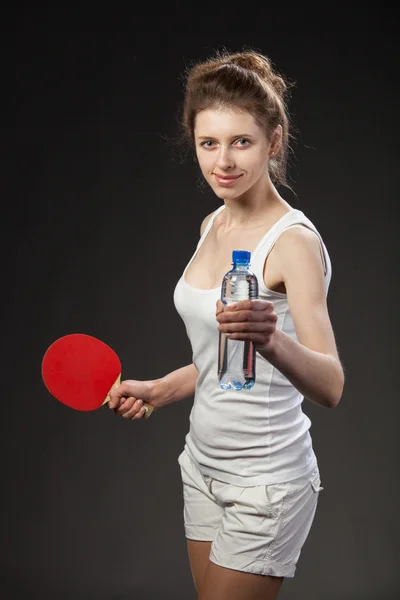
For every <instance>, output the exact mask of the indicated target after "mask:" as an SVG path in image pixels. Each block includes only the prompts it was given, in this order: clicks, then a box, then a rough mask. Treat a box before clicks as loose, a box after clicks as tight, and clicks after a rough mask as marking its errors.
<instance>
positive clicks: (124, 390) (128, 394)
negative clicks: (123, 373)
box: [108, 379, 153, 421]
mask: <svg viewBox="0 0 400 600" xmlns="http://www.w3.org/2000/svg"><path fill="white" fill-rule="evenodd" d="M152 384H153V382H152V381H137V380H135V379H126V380H125V381H121V383H120V384H119V385H118V386H117V387H115V388H113V389H112V390H111V391H110V393H109V396H110V400H109V401H108V407H109V408H110V409H114V412H115V414H116V415H120V416H121V417H122V418H124V419H131V420H132V421H136V420H138V419H142V418H143V417H144V415H145V412H146V408H145V407H144V406H143V402H145V403H146V404H151V399H152V390H153V385H152Z"/></svg>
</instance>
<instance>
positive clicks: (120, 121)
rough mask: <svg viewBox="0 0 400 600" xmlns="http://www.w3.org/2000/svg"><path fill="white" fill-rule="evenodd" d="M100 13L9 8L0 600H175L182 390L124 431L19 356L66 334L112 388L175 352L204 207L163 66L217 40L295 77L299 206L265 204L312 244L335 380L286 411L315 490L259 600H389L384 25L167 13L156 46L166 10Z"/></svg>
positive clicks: (182, 551)
mask: <svg viewBox="0 0 400 600" xmlns="http://www.w3.org/2000/svg"><path fill="white" fill-rule="evenodd" d="M97 8H98V7H97ZM225 8H227V7H225ZM171 10H173V9H172V8H171ZM204 12H206V11H204ZM117 13H118V11H117V10H115V12H114V13H112V15H107V14H103V15H102V18H101V19H100V18H99V15H98V14H97V13H93V15H91V14H86V15H85V17H84V18H83V17H82V16H80V14H79V13H78V12H77V13H76V15H75V14H74V15H72V14H71V13H69V12H68V11H67V10H61V9H59V10H57V11H56V9H50V8H48V9H46V10H39V9H37V10H36V11H33V10H32V9H31V10H30V11H28V10H27V9H26V8H22V5H21V10H20V14H19V18H18V25H17V38H16V44H15V48H13V52H12V54H16V74H17V94H16V98H15V101H14V98H12V103H13V105H15V109H16V110H15V111H14V114H15V117H13V120H12V123H14V122H15V123H16V126H15V127H14V125H12V126H11V127H10V128H8V127H7V128H6V129H8V131H9V132H10V131H13V130H14V129H15V132H16V142H17V157H16V158H17V159H16V161H15V165H16V169H15V167H14V165H13V161H12V155H11V154H10V153H9V154H8V156H9V160H8V163H7V162H6V163H4V164H5V165H6V166H7V164H8V165H10V168H9V169H8V172H5V174H4V176H5V181H8V180H9V181H10V184H11V185H10V190H9V192H8V193H7V194H5V195H3V214H2V219H1V226H2V237H1V240H2V247H3V252H2V256H3V269H2V278H3V293H2V300H3V307H4V308H3V317H4V325H3V328H2V329H3V336H2V341H3V344H4V352H5V360H4V361H3V364H2V371H3V372H2V382H3V386H2V387H3V390H2V392H3V393H2V399H3V411H2V413H3V419H2V422H1V427H2V430H1V437H0V440H1V451H2V457H3V461H2V465H3V468H2V475H1V480H2V489H3V491H2V504H3V507H2V512H1V517H2V522H1V536H0V538H1V557H0V575H1V580H0V581H1V586H2V587H1V588H0V590H1V591H3V597H4V598H7V599H13V598H18V599H19V598H26V599H31V598H41V599H42V600H45V599H50V598H51V599H55V598H57V600H70V599H74V600H75V599H76V600H80V599H82V600H83V599H84V600H108V599H120V600H122V599H124V600H125V599H126V600H127V599H128V598H129V599H131V598H138V599H142V598H143V599H151V600H153V599H158V598H175V599H177V600H179V599H185V600H189V599H191V598H195V592H194V586H193V584H192V579H191V574H190V568H189V563H188V560H187V554H186V542H185V538H184V530H183V518H182V510H183V500H182V490H181V480H180V471H179V465H178V463H177V457H178V455H179V453H180V452H181V450H182V448H183V444H184V438H185V435H186V433H187V430H188V417H189V412H190V409H191V406H192V399H191V398H190V399H187V400H185V401H182V402H180V403H177V404H174V405H171V406H169V407H167V408H165V409H164V410H162V411H160V412H158V413H157V414H155V415H153V417H152V418H151V419H150V420H149V421H141V422H139V423H137V422H135V423H133V422H126V421H124V420H123V419H121V418H117V417H115V416H114V414H113V413H112V412H110V411H108V410H107V409H106V408H103V409H101V410H98V411H96V412H93V413H79V412H76V411H73V410H71V409H68V408H67V407H65V406H63V405H61V404H60V403H58V402H57V401H56V400H55V399H53V398H52V397H51V396H50V395H49V394H48V392H47V391H46V389H45V388H44V385H43V383H42V380H41V375H40V366H41V359H42V356H43V353H44V352H45V350H46V349H47V347H48V346H49V344H51V343H52V342H53V341H54V340H55V339H56V338H58V337H60V336H62V335H65V334H67V333H72V332H82V333H87V334H91V335H95V336H97V337H99V338H101V339H103V340H104V341H106V342H107V343H108V344H110V345H111V346H112V347H113V348H114V349H115V350H116V351H117V352H118V353H119V355H120V357H121V360H122V364H123V378H134V379H154V378H157V377H161V376H163V375H165V374H166V373H168V372H170V371H172V370H174V369H177V368H179V367H181V366H184V365H186V364H188V363H190V362H191V349H190V345H189V341H188V339H187V337H186V333H185V329H184V325H183V323H182V321H181V320H180V318H179V316H178V314H177V313H176V311H175V308H174V305H173V301H172V294H173V290H174V287H175V285H176V282H177V280H178V279H179V277H180V275H181V273H182V271H183V269H184V267H185V265H186V264H187V262H188V260H189V259H190V256H191V255H192V253H193V251H194V248H195V246H196V244H197V241H198V237H199V228H200V223H201V221H202V219H203V218H204V217H205V215H207V214H208V213H209V212H211V211H212V210H214V209H216V208H217V207H218V206H220V204H221V201H220V200H219V199H218V198H217V197H215V196H214V195H213V194H212V192H210V191H208V190H207V189H206V188H204V187H201V186H199V185H198V172H197V167H196V165H195V164H194V162H193V161H192V159H191V158H190V156H189V157H188V158H187V159H186V160H185V161H183V162H182V161H180V155H179V152H178V151H177V149H176V148H175V147H174V145H173V144H172V141H171V140H172V138H173V136H174V135H176V133H177V121H176V115H177V111H178V109H179V105H180V102H181V100H182V81H181V79H180V74H181V73H182V71H183V70H184V68H185V66H186V65H187V64H188V63H189V62H190V61H192V60H198V59H202V58H205V57H206V56H208V55H209V54H210V53H211V52H212V51H213V49H214V48H217V47H218V48H220V47H221V46H223V45H225V46H226V47H227V48H228V49H230V50H240V49H242V47H243V46H251V47H253V48H255V49H257V50H260V51H261V52H264V53H266V54H267V55H269V56H270V58H271V59H272V61H273V62H274V63H275V64H276V66H277V67H278V69H279V70H281V71H282V72H283V73H284V74H286V76H287V77H289V78H290V79H291V80H294V81H295V82H296V86H295V87H294V88H293V90H292V101H291V111H292V115H293V118H294V123H295V125H296V126H297V128H298V130H299V133H298V136H297V143H296V144H295V152H296V159H295V160H294V161H293V162H292V165H291V169H290V175H291V179H292V183H293V186H294V188H295V191H296V193H297V194H298V197H297V198H296V197H294V196H293V195H292V194H291V193H289V192H286V191H284V190H281V191H282V193H283V195H284V197H285V198H286V199H287V200H288V201H289V202H290V203H291V204H292V205H293V206H294V207H296V208H299V209H300V210H303V211H304V212H305V213H306V214H307V215H308V216H309V217H310V218H311V220H312V221H313V222H314V223H315V224H316V226H317V227H318V228H319V230H320V232H321V234H322V235H323V237H324V241H325V243H326V245H327V247H328V250H329V252H330V255H331V259H332V263H333V278H332V283H331V289H330V293H329V309H330V314H331V319H332V322H333V326H334V330H335V334H336V338H337V343H338V348H339V352H340V355H341V358H342V361H343V363H344V366H345V370H346V377H347V380H346V386H345V391H344V394H343V397H342V400H341V402H340V404H339V406H338V407H337V408H336V409H334V410H327V409H323V408H321V407H318V406H316V405H313V404H311V403H310V402H308V401H307V402H305V403H304V405H303V407H304V411H305V412H306V413H307V414H308V415H309V416H310V418H311V420H312V429H311V433H312V437H313V442H314V447H315V451H316V453H317V456H318V460H319V464H320V470H321V474H322V482H323V486H324V491H323V492H322V494H321V496H320V503H319V507H318V510H317V514H316V518H315V521H314V524H313V527H312V530H311V533H310V536H309V538H308V540H307V542H306V544H305V546H304V549H303V553H302V556H301V558H300V561H299V564H298V570H297V574H296V577H295V578H294V579H292V580H286V581H285V582H284V584H283V587H282V591H281V593H280V596H279V598H280V599H282V600H289V599H299V598H302V599H303V598H307V599H308V600H337V599H339V598H340V599H344V600H347V599H349V600H350V599H351V600H353V599H354V600H356V599H357V600H361V599H362V600H369V599H379V600H389V599H391V598H394V597H395V595H396V592H399V590H400V576H399V568H398V565H399V544H398V534H399V519H398V508H396V507H398V504H399V502H398V483H397V479H398V456H399V453H398V444H397V443H396V433H397V416H398V394H397V393H396V391H397V388H396V384H397V377H396V376H395V368H396V367H397V361H396V364H395V358H397V354H398V353H397V348H398V344H397V340H398V335H397V334H398V327H397V326H398V319H397V313H398V303H397V298H398V294H397V292H398V270H397V269H396V264H397V261H396V255H395V241H397V232H398V225H397V223H398V217H397V214H398V213H397V201H398V193H397V189H398V188H397V175H398V168H397V156H398V151H397V147H398V143H399V137H398V133H399V130H398V126H397V119H398V106H399V104H398V100H399V97H398V61H397V56H396V53H397V52H398V50H397V45H396V44H395V37H394V27H392V25H391V22H392V18H393V16H392V15H390V14H384V13H375V14H373V13H372V12H370V13H365V12H364V13H363V14H357V15H356V18H354V20H353V21H351V22H350V21H349V20H348V15H347V16H346V18H344V17H343V15H341V14H336V16H332V15H331V16H330V17H329V18H321V19H320V21H319V22H318V15H316V14H314V16H313V18H314V20H315V19H317V22H312V23H311V22H309V23H308V27H306V26H304V25H302V24H301V18H302V17H303V18H304V19H305V20H306V21H307V18H306V17H305V15H302V13H301V12H299V13H298V15H293V14H292V19H291V21H290V22H288V18H287V17H288V15H286V16H285V15H282V16H281V17H280V19H276V18H275V19H274V20H272V19H271V20H268V18H267V17H262V18H261V15H258V13H255V14H254V15H253V21H254V23H253V24H252V26H249V27H248V28H247V29H246V27H245V25H243V26H244V30H243V31H241V30H240V29H238V28H237V23H235V24H236V30H234V31H232V32H230V33H228V32H227V29H228V27H227V26H226V23H225V27H224V19H223V18H222V17H219V21H218V18H217V21H216V20H215V18H213V17H212V15H210V16H209V17H198V18H197V19H196V20H195V21H194V25H193V27H192V28H191V29H190V31H187V29H188V26H187V24H186V27H181V28H180V26H179V24H178V22H176V23H175V28H176V29H177V30H178V31H175V32H174V24H173V20H172V16H171V15H169V16H168V17H167V16H166V17H165V21H163V22H164V25H165V26H164V27H160V30H159V31H158V32H155V31H146V28H148V29H151V26H152V21H151V19H150V18H147V21H143V19H142V18H139V17H133V16H132V15H131V16H128V14H127V15H121V14H120V13H118V17H119V18H118V19H117V17H116V15H117ZM254 17H256V18H254ZM258 17H260V19H258ZM236 20H237V21H238V22H239V24H241V23H243V24H244V23H246V19H244V18H243V19H242V18H241V17H240V15H237V19H236ZM100 21H101V22H100ZM117 21H118V23H117ZM153 26H154V24H153ZM179 29H180V30H179ZM224 31H225V33H224ZM10 123H11V121H10ZM10 157H11V158H10ZM4 164H3V166H4ZM395 379H396V381H395Z"/></svg>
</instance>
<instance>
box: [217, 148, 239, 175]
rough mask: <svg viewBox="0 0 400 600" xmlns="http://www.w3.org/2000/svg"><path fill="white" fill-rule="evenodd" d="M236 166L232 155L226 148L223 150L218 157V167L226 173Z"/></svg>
mask: <svg viewBox="0 0 400 600" xmlns="http://www.w3.org/2000/svg"><path fill="white" fill-rule="evenodd" d="M234 166H235V163H234V161H233V158H232V155H231V153H230V152H229V150H228V149H226V148H221V149H220V151H219V153H218V156H217V167H218V168H219V169H221V170H222V171H224V170H225V169H230V168H232V167H234Z"/></svg>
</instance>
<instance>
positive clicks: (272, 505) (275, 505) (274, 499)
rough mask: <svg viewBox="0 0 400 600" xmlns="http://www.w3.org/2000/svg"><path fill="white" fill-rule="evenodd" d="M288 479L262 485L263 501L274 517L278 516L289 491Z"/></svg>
mask: <svg viewBox="0 0 400 600" xmlns="http://www.w3.org/2000/svg"><path fill="white" fill-rule="evenodd" d="M290 489H291V484H290V481H288V482H285V483H272V484H267V485H264V486H263V491H264V501H265V503H266V505H267V507H268V509H269V510H270V512H271V514H272V515H273V516H274V517H275V518H279V517H280V515H281V514H282V510H283V508H284V505H285V500H286V498H287V496H288V494H289V492H290Z"/></svg>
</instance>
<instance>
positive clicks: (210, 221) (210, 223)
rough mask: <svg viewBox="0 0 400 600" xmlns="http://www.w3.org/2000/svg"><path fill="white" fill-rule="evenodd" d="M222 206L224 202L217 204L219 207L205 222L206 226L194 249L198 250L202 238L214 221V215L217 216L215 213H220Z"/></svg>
mask: <svg viewBox="0 0 400 600" xmlns="http://www.w3.org/2000/svg"><path fill="white" fill-rule="evenodd" d="M224 208H225V204H222V206H219V207H218V208H217V210H216V211H215V212H214V213H213V214H212V215H211V218H210V220H209V221H208V223H207V226H206V228H205V230H204V231H203V235H202V236H201V238H200V239H199V241H198V242H197V247H196V250H198V249H199V248H200V246H201V245H202V243H203V242H204V240H205V239H206V237H207V234H208V232H209V231H210V229H211V227H212V225H213V223H214V220H215V217H216V216H217V215H218V214H219V213H220V212H221V211H222V210H224Z"/></svg>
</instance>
